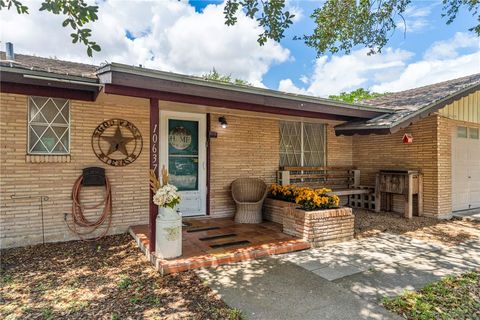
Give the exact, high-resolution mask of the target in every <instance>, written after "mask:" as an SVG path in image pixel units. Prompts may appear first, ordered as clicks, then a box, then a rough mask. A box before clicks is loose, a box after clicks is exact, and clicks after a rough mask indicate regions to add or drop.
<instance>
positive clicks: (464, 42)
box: [423, 32, 480, 60]
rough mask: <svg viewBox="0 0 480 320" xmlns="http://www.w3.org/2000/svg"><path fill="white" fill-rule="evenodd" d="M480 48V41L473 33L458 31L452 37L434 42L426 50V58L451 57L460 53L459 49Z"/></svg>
mask: <svg viewBox="0 0 480 320" xmlns="http://www.w3.org/2000/svg"><path fill="white" fill-rule="evenodd" d="M472 48H473V49H477V50H478V49H480V41H479V39H478V37H476V36H475V35H473V34H468V33H464V32H457V33H455V36H454V37H453V38H452V39H448V40H443V41H437V42H434V43H433V44H432V45H431V46H430V48H429V49H428V50H427V51H426V52H425V54H424V55H423V57H424V58H425V59H426V60H438V59H445V58H447V59H451V58H456V57H458V55H459V52H458V50H459V49H472Z"/></svg>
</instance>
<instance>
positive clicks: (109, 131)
mask: <svg viewBox="0 0 480 320" xmlns="http://www.w3.org/2000/svg"><path fill="white" fill-rule="evenodd" d="M92 148H93V152H94V153H95V155H96V156H97V158H98V159H100V161H102V162H104V163H106V164H108V165H111V166H116V167H123V166H126V165H128V164H130V163H132V162H134V161H135V160H136V159H137V158H138V157H139V156H140V153H141V152H142V148H143V139H142V134H141V133H140V130H138V128H137V127H135V125H133V123H131V122H130V121H127V120H122V119H110V120H107V121H104V122H102V123H101V124H100V125H99V126H98V127H97V128H96V129H95V131H93V134H92Z"/></svg>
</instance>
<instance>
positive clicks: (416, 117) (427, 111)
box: [335, 83, 480, 136]
mask: <svg viewBox="0 0 480 320" xmlns="http://www.w3.org/2000/svg"><path fill="white" fill-rule="evenodd" d="M477 90H480V83H476V84H474V85H471V86H468V87H466V88H464V89H463V90H460V91H458V92H456V93H454V94H451V95H449V96H447V97H445V98H443V99H441V100H439V101H435V102H433V103H431V104H429V105H427V106H425V107H423V108H421V109H419V110H417V111H415V112H413V113H411V114H409V115H408V116H406V117H405V118H403V119H402V120H401V121H397V122H395V123H393V124H391V125H389V126H381V127H380V126H377V127H354V126H348V125H339V126H337V127H335V134H336V135H337V136H339V135H354V134H360V135H367V134H372V133H373V134H391V133H395V132H398V131H400V130H401V129H404V128H407V127H408V126H410V125H411V124H414V123H416V122H418V121H420V120H421V119H424V118H426V117H428V116H430V115H432V114H433V113H435V112H437V111H438V110H440V109H442V108H443V107H445V106H447V105H449V104H451V103H453V102H454V101H456V100H459V99H461V98H464V97H466V96H468V95H469V94H471V93H473V92H475V91H477ZM342 127H343V128H342Z"/></svg>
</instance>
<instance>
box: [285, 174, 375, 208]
mask: <svg viewBox="0 0 480 320" xmlns="http://www.w3.org/2000/svg"><path fill="white" fill-rule="evenodd" d="M277 183H278V184H280V185H282V186H285V185H289V184H293V185H297V186H302V187H310V188H328V189H332V192H331V194H335V195H337V196H339V197H341V196H345V197H348V199H347V203H349V204H350V202H351V201H350V197H351V196H356V197H357V200H359V199H361V201H358V203H357V202H355V205H354V206H355V207H360V206H361V207H362V208H366V209H373V205H374V199H371V197H370V195H372V196H373V193H374V188H373V187H366V186H361V185H360V170H358V169H356V168H355V167H280V168H279V170H278V171H277ZM363 195H367V196H368V197H367V198H366V200H364V198H363ZM366 202H368V204H366ZM360 203H361V204H360Z"/></svg>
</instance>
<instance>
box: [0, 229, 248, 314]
mask: <svg viewBox="0 0 480 320" xmlns="http://www.w3.org/2000/svg"><path fill="white" fill-rule="evenodd" d="M0 284H1V287H0V318H1V319H58V318H62V319H238V318H239V317H240V314H239V312H238V310H236V309H231V308H229V307H228V306H227V305H226V304H225V303H224V302H223V301H222V300H220V299H219V298H218V296H217V295H215V294H214V293H213V292H212V291H211V290H210V289H209V288H208V287H207V286H206V285H205V284H204V283H202V281H201V280H200V279H199V278H198V277H196V275H195V274H194V273H193V272H183V273H180V274H174V275H169V276H165V277H161V276H160V275H159V273H158V272H157V271H155V269H154V268H153V267H152V266H151V265H150V264H149V263H148V262H147V261H146V259H145V257H144V256H143V255H142V253H141V252H140V250H139V249H138V248H137V247H136V245H135V242H134V241H133V240H132V239H131V237H130V236H129V235H126V234H124V235H118V236H109V237H106V238H104V239H102V240H100V241H95V242H80V241H70V242H64V243H56V244H47V245H37V246H30V247H25V248H16V249H8V250H3V251H2V252H1V283H0Z"/></svg>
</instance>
